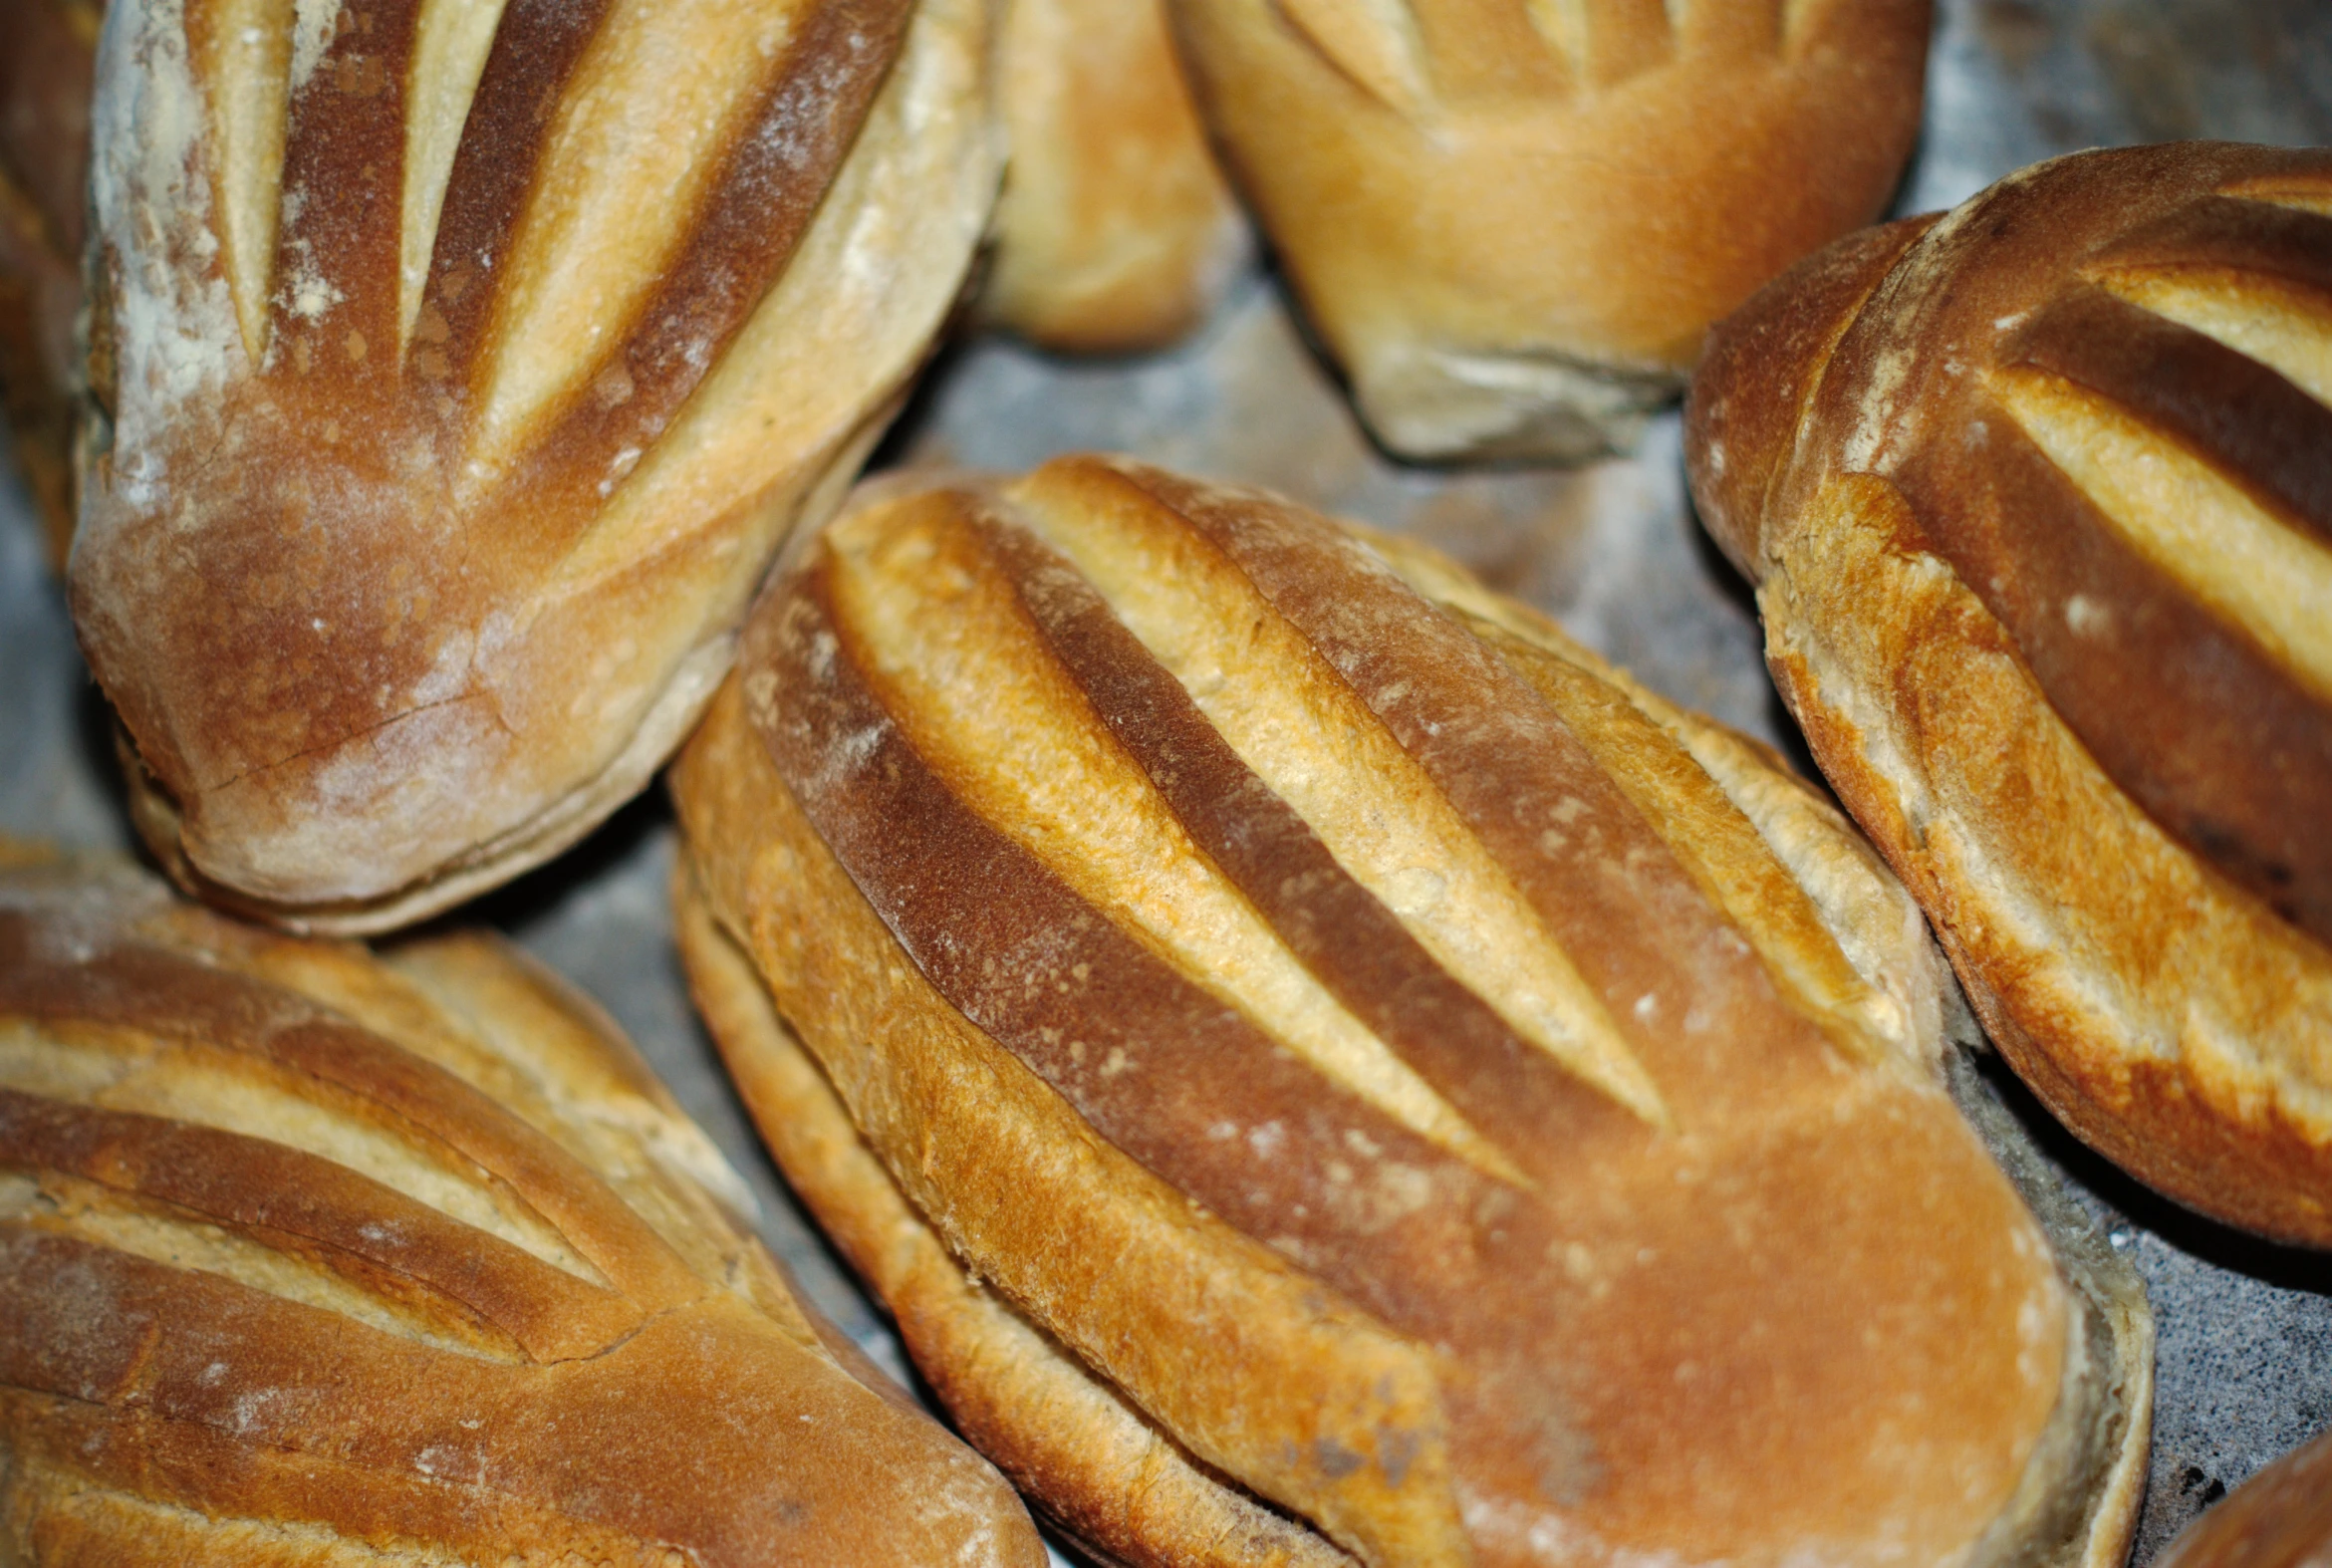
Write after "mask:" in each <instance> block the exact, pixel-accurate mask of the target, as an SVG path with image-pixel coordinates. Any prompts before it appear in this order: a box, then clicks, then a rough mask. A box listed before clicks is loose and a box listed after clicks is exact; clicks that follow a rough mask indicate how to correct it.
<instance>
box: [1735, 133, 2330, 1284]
mask: <svg viewBox="0 0 2332 1568" xmlns="http://www.w3.org/2000/svg"><path fill="white" fill-rule="evenodd" d="M1689 445H1690V456H1691V462H1692V466H1693V480H1694V490H1695V494H1696V495H1697V497H1698V499H1699V501H1700V506H1701V511H1702V515H1703V517H1704V518H1706V520H1707V521H1708V523H1709V526H1710V528H1711V529H1712V531H1714V532H1715V534H1716V535H1717V537H1718V538H1719V540H1720V541H1721V542H1723V543H1724V545H1725V547H1726V549H1727V550H1728V551H1730V552H1731V554H1732V555H1733V557H1734V559H1735V560H1736V561H1738V562H1740V563H1742V565H1743V566H1744V569H1746V570H1748V571H1749V572H1750V573H1751V575H1752V576H1754V577H1756V578H1757V579H1758V580H1759V581H1760V584H1761V587H1760V590H1759V594H1760V603H1761V604H1762V605H1763V607H1764V610H1765V614H1766V618H1767V636H1768V644H1767V649H1768V658H1769V660H1770V662H1771V663H1772V664H1773V667H1774V671H1775V675H1776V678H1777V679H1778V681H1779V682H1780V684H1781V686H1782V689H1783V692H1784V695H1785V696H1786V697H1787V698H1788V700H1789V701H1790V704H1791V706H1792V708H1793V709H1794V710H1795V711H1796V712H1797V714H1798V716H1799V719H1800V722H1801V723H1802V724H1803V725H1804V727H1805V729H1806V731H1807V735H1808V739H1809V742H1810V743H1811V744H1812V745H1813V748H1814V753H1815V756H1816V758H1817V759H1818V760H1819V761H1820V762H1821V764H1822V767H1823V769H1824V771H1825V773H1827V774H1828V775H1829V777H1830V778H1831V780H1832V782H1833V783H1834V784H1835V785H1836V786H1837V788H1838V789H1839V792H1840V794H1841V797H1842V798H1843V799H1844V800H1845V801H1846V803H1847V804H1848V805H1849V806H1850V807H1851V808H1852V809H1853V811H1854V812H1855V814H1856V816H1857V817H1859V818H1860V819H1861V821H1862V822H1863V824H1864V826H1865V827H1866V828H1867V829H1868V830H1869V831H1870V832H1871V834H1872V836H1873V838H1874V839H1875V840H1877V842H1878V844H1879V846H1880V847H1881V848H1882V849H1883V850H1884V851H1885V852H1886V853H1887V855H1888V856H1889V858H1890V859H1891V860H1892V861H1893V862H1894V863H1895V865H1896V866H1897V868H1898V870H1899V871H1900V872H1901V873H1902V874H1903V876H1904V879H1905V881H1906V882H1907V883H1908V884H1909V886H1910V887H1911V888H1912V890H1913V891H1914V892H1915V893H1916V894H1917V895H1918V896H1919V898H1920V900H1921V902H1922V903H1923V904H1924V905H1925V906H1926V907H1927V909H1928V911H1929V913H1930V915H1931V916H1932V917H1933V918H1934V919H1935V921H1936V924H1937V928H1938V931H1939V933H1940V934H1941V936H1942V937H1943V942H1944V945H1945V947H1946V949H1947V950H1948V951H1949V952H1950V953H1951V955H1952V957H1953V959H1954V961H1955V962H1956V963H1957V965H1958V967H1959V970H1960V973H1961V976H1962V978H1963V979H1964V980H1965V982H1966V984H1967V988H1968V992H1969V996H1970V998H1971V1000H1973V1001H1974V1003H1975V1005H1976V1006H1977V1008H1978V1010H1979V1011H1980V1012H1981V1013H1982V1015H1983V1017H1984V1021H1985V1023H1986V1025H1987V1028H1988V1029H1989V1031H1990V1033H1991V1034H1992V1036H1993V1037H1994V1039H1996V1040H1997V1041H1998V1042H1999V1043H2000V1045H2001V1047H2002V1048H2003V1050H2005V1051H2006V1052H2007V1053H2008V1055H2009V1057H2010V1059H2011V1060H2012V1061H2013V1062H2014V1063H2015V1065H2016V1067H2017V1069H2018V1071H2019V1072H2020V1073H2022V1074H2023V1075H2024V1077H2025V1078H2026V1079H2027V1080H2028V1081H2029V1082H2031V1083H2032V1084H2033V1086H2034V1087H2035V1089H2036V1090H2038V1091H2039V1093H2040V1094H2041V1096H2042V1098H2043V1099H2045V1100H2046V1101H2047V1102H2048V1103H2049V1105H2050V1106H2051V1107H2052V1109H2054V1110H2055V1111H2056V1112H2057V1114H2058V1115H2060V1116H2061V1117H2063V1118H2064V1119H2065V1120H2066V1121H2067V1122H2068V1123H2069V1124H2070V1125H2071V1126H2072V1127H2073V1128H2074V1129H2075V1130H2076V1131H2077V1132H2079V1133H2080V1134H2081V1136H2082V1137H2083V1138H2085V1139H2086V1140H2088V1141H2089V1142H2090V1143H2092V1144H2094V1145H2096V1146H2097V1147H2098V1148H2099V1149H2101V1150H2102V1151H2104V1152H2105V1153H2106V1154H2108V1155H2109V1156H2111V1157H2112V1158H2114V1159H2115V1160H2117V1161H2118V1162H2120V1163H2121V1164H2123V1165H2124V1166H2125V1167H2127V1168H2129V1169H2130V1170H2132V1171H2133V1172H2135V1173H2136V1174H2137V1175H2138V1176H2141V1177H2143V1178H2144V1179H2146V1180H2148V1181H2150V1182H2152V1183H2154V1184H2155V1185H2156V1186H2158V1187H2161V1188H2162V1189H2163V1190H2165V1191H2167V1192H2169V1193H2170V1194H2171V1195H2173V1196H2175V1197H2177V1198H2179V1199H2181V1200H2182V1201H2184V1202H2187V1203H2190V1204H2193V1205H2195V1206H2197V1207H2200V1208H2202V1209H2204V1210H2205V1211H2207V1212H2210V1213H2212V1214H2215V1215H2217V1216H2219V1217H2221V1218H2224V1219H2228V1220H2231V1221H2233V1222H2235V1223H2238V1224H2242V1225H2246V1226H2249V1227H2251V1228H2254V1229H2258V1230H2263V1231H2265V1232H2267V1233H2269V1234H2273V1235H2278V1236H2282V1237H2285V1238H2287V1239H2293V1240H2304V1241H2310V1242H2312V1243H2314V1244H2316V1245H2325V1244H2332V1067H2328V1066H2327V1060H2328V1057H2327V1053H2328V1052H2332V947H2328V946H2327V940H2328V939H2332V858H2328V857H2332V836H2328V835H2326V834H2325V833H2324V832H2323V830H2322V829H2323V824H2324V823H2325V822H2327V821H2332V643H2327V642H2326V641H2325V640H2324V633H2323V629H2324V627H2325V626H2327V625H2332V619H2328V616H2332V458H2328V457H2327V454H2328V453H2332V160H2328V159H2327V158H2326V156H2325V155H2324V154H2323V153H2322V152H2320V151H2300V152H2291V151H2277V150H2270V149H2266V148H2253V147H2238V146H2229V145H2223V144H2209V143H2190V144H2185V145H2180V146H2174V147H2161V148H2137V149H2128V150H2123V151H2117V152H2111V153H2096V154H2083V155H2079V156H2076V157H2072V158H2066V159H2059V160H2056V161H2054V162H2051V163H2046V164H2041V165H2038V166H2036V167H2034V168H2032V169H2028V170H2026V171H2024V172H2023V173H2021V174H2019V175H2016V176H2014V177H2013V178H2011V179H2009V180H2007V181H2004V182H2002V183H2001V184H2000V185H1998V186H1995V187H1993V188H1992V189H1991V190H1990V191H1987V192H1985V193H1984V194H1983V195H1981V196H1979V197H1977V198H1976V199H1975V200H1973V201H1971V202H1969V203H1968V204H1967V205H1965V206H1963V207H1961V208H1959V209H1958V210H1956V211H1954V212H1952V213H1950V214H1948V215H1946V216H1943V217H1941V218H1937V217H1929V218H1923V219H1917V220H1912V221H1909V222H1906V223H1902V224H1897V225H1894V226H1892V227H1890V228H1888V229H1883V230H1875V231H1872V232H1871V233H1870V234H1868V235H1864V236H1858V237H1857V238H1856V239H1855V240H1853V241H1850V242H1847V243H1845V244H1842V245H1841V246H1839V247H1837V248H1835V249H1834V250H1832V251H1830V252H1827V253H1825V254H1824V255H1823V256H1822V257H1820V258H1817V259H1816V260H1815V261H1813V262H1810V263H1808V264H1807V265H1806V267H1804V268H1802V269H1800V272H1799V274H1797V275H1795V276H1793V277H1792V278H1790V279H1787V280H1784V282H1783V283H1779V284H1776V286H1775V287H1774V289H1773V290H1771V291H1769V292H1768V293H1767V294H1766V295H1765V296H1762V297H1760V299H1759V300H1758V301H1757V302H1756V304H1755V305H1754V307H1753V308H1752V309H1750V310H1749V311H1746V312H1744V313H1743V314H1742V316H1741V317H1740V318H1738V319H1736V320H1735V321H1734V322H1732V323H1728V324H1727V326H1726V327H1725V329H1724V331H1723V332H1722V333H1720V334H1719V335H1718V337H1717V339H1716V341H1715V343H1714V345H1713V347H1712V349H1711V356H1710V361H1709V366H1708V369H1707V371H1706V373H1705V375H1704V377H1703V380H1702V382H1701V383H1700V384H1699V385H1698V386H1696V388H1695V391H1694V394H1693V409H1692V413H1691V417H1690V420H1689Z"/></svg>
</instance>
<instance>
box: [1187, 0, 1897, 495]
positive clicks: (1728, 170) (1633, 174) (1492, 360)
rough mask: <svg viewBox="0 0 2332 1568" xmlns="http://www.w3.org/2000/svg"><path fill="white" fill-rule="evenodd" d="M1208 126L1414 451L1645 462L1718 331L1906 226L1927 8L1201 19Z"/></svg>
mask: <svg viewBox="0 0 2332 1568" xmlns="http://www.w3.org/2000/svg"><path fill="white" fill-rule="evenodd" d="M1173 16H1174V23H1175V26H1176V29H1177V31H1178V34H1179V37H1180V40H1181V43H1182V46H1183V54H1184V58H1185V60H1186V61H1187V63H1188V65H1189V68H1190V72H1191V80H1192V85H1193V87H1194V89H1195V90H1196V92H1197V95H1198V99H1199V104H1200V107H1201V111H1202V113H1203V114H1204V116H1205V118H1206V120H1207V123H1208V125H1209V128H1210V129H1211V130H1212V131H1213V132H1214V134H1215V137H1216V141H1217V144H1218V145H1219V146H1220V147H1221V149H1222V152H1223V156H1224V160H1225V163H1226V165H1227V166H1228V168H1229V169H1230V172H1231V174H1232V176H1233V178H1234V179H1235V181H1236V182H1237V184H1238V186H1239V187H1240V190H1241V192H1242V194H1243V195H1244V196H1245V197H1246V199H1247V201H1248V203H1249V205H1250V206H1251V208H1252V209H1253V210H1254V212H1255V214H1256V217H1257V221H1258V222H1259V224H1260V225H1261V227H1262V228H1263V230H1264V232H1265V233H1266V234H1267V235H1268V236H1269V238H1270V240H1271V243H1272V245H1273V247H1274V249H1275V251H1276V252H1277V254H1278V256H1279V259H1280V261H1281V262H1282V264H1283V265H1284V266H1285V267H1286V269H1287V273H1288V276H1289V280H1290V281H1291V283H1292V284H1293V285H1294V287H1295V289H1296V291H1297V293H1298V294H1299V295H1300V296H1301V298H1302V300H1303V303H1304V308H1305V311H1306V313H1307V314H1308V315H1309V317H1310V318H1311V320H1312V322H1313V324H1314V325H1315V326H1316V327H1317V328H1318V330H1319V333H1320V336H1321V337H1322V339H1323V340H1324V341H1325V343H1326V346H1327V347H1328V349H1329V351H1330V352H1331V353H1332V354H1333V355H1334V356H1335V358H1336V359H1337V361H1338V362H1339V363H1340V364H1341V365H1342V367H1343V369H1344V371H1345V373H1346V375H1347V376H1349V377H1350V378H1351V381H1352V384H1353V392H1354V396H1355V398H1356V400H1357V401H1358V403H1359V406H1360V409H1361V412H1362V414H1363V416H1364V417H1365V418H1366V419H1367V420H1368V422H1369V426H1370V428H1371V429H1372V430H1373V431H1374V432H1375V434H1376V435H1377V437H1378V439H1380V440H1382V441H1383V442H1384V443H1385V444H1386V445H1387V446H1388V447H1390V448H1392V449H1393V450H1394V451H1396V452H1400V453H1403V454H1406V455H1410V456H1422V457H1463V456H1469V455H1472V456H1492V455H1531V456H1546V457H1554V458H1558V459H1567V460H1577V459H1579V458H1581V457H1585V456H1589V455H1593V454H1594V453H1596V452H1598V451H1601V450H1603V449H1605V448H1606V447H1609V446H1612V445H1615V444H1616V445H1627V444H1632V442H1633V440H1634V436H1635V432H1636V430H1637V429H1638V428H1639V427H1640V426H1641V423H1642V419H1643V416H1644V412H1645V410H1646V409H1648V408H1650V407H1652V406H1653V405H1655V404H1657V403H1659V402H1660V401H1662V400H1663V399H1664V398H1666V397H1669V396H1671V395H1673V394H1674V393H1675V392H1677V391H1678V390H1679V389H1680V388H1682V386H1683V385H1684V377H1685V376H1686V375H1687V374H1688V373H1689V372H1690V370H1691V367H1692V365H1693V362H1694V361H1695V360H1696V359H1697V357H1698V355H1699V349H1700V338H1701V334H1702V332H1703V331H1704V330H1705V329H1706V328H1707V326H1708V325H1709V324H1710V323H1711V322H1713V321H1716V320H1717V319H1718V318H1720V317H1722V316H1724V315H1725V314H1727V313H1728V312H1730V311H1731V310H1732V309H1733V308H1734V307H1736V306H1738V305H1739V304H1740V303H1741V302H1742V301H1743V300H1745V299H1746V298H1748V296H1749V295H1750V294H1751V293H1752V292H1754V291H1755V290H1756V289H1757V288H1758V287H1759V286H1760V285H1761V284H1763V283H1764V282H1765V281H1766V280H1767V279H1769V278H1771V277H1772V276H1773V275H1774V274H1775V273H1777V272H1779V271H1781V269H1783V268H1784V267H1786V266H1788V265H1789V264H1790V263H1791V262H1793V261H1795V260H1797V259H1798V258H1799V257H1800V256H1803V255H1805V254H1806V253H1807V252H1809V251H1811V250H1814V249H1816V248H1817V247H1819V246H1821V245H1823V244H1826V243H1827V242H1829V241H1830V240H1832V239H1834V238H1836V237H1837V236H1838V235H1840V234H1843V233H1845V232H1847V231H1848V230H1849V229H1852V228H1854V227H1856V226H1857V225H1859V224H1863V223H1868V222H1870V221H1871V220H1872V219H1873V218H1875V217H1876V216H1877V215H1878V214H1879V212H1880V211H1881V209H1883V208H1884V206H1885V205H1886V201H1887V197H1888V194H1889V192H1890V191H1891V190H1892V189H1893V188H1894V185H1895V181H1896V179H1897V178H1898V176H1899V175H1900V173H1901V171H1902V168H1903V164H1904V161H1905V159H1906V158H1907V157H1908V156H1909V154H1910V150H1911V144H1912V138H1913V137H1914V135H1915V134H1916V133H1917V131H1918V127H1919V116H1920V108H1919V106H1920V92H1921V83H1922V78H1923V71H1924V64H1925V60H1926V53H1927V37H1928V30H1929V21H1930V5H1929V3H1928V0H1669V3H1667V4H1654V3H1623V0H1382V3H1371V4H1354V3H1349V0H1276V3H1275V0H1189V3H1186V4H1181V5H1177V6H1176V7H1174V10H1173Z"/></svg>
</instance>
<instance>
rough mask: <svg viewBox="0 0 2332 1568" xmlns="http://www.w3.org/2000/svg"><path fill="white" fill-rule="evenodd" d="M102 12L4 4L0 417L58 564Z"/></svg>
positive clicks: (60, 4) (48, 2) (87, 5)
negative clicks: (93, 65) (93, 76)
mask: <svg viewBox="0 0 2332 1568" xmlns="http://www.w3.org/2000/svg"><path fill="white" fill-rule="evenodd" d="M103 11H104V8H103V7H102V6H100V5H98V4H96V3H95V0H7V3H5V4H0V412H5V414H6V416H7V419H8V423H9V425H10V427H11V428H13V429H14V430H15V432H16V441H17V447H16V451H17V461H18V465H19V466H20V467H21V468H22V470H23V472H24V479H25V487H26V489H28V490H29V491H31V493H32V500H33V506H34V508H35V509H36V510H37V511H38V512H39V513H40V516H41V521H42V522H43V523H44V524H45V525H46V526H47V528H48V533H49V547H50V554H51V556H52V558H53V559H54V560H56V561H57V563H58V564H59V565H63V563H64V560H65V550H66V546H67V544H68V543H69V541H70V540H71V539H72V537H73V460H72V431H73V391H72V389H73V384H74V381H75V374H74V362H73V318H74V313H75V312H76V311H77V310H78V309H79V308H80V304H81V238H82V186H83V176H84V173H85V171H86V168H87V164H88V157H89V81H90V59H91V55H92V53H93V51H94V49H95V47H96V44H97V34H98V20H99V18H100V16H101V15H102V14H103Z"/></svg>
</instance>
